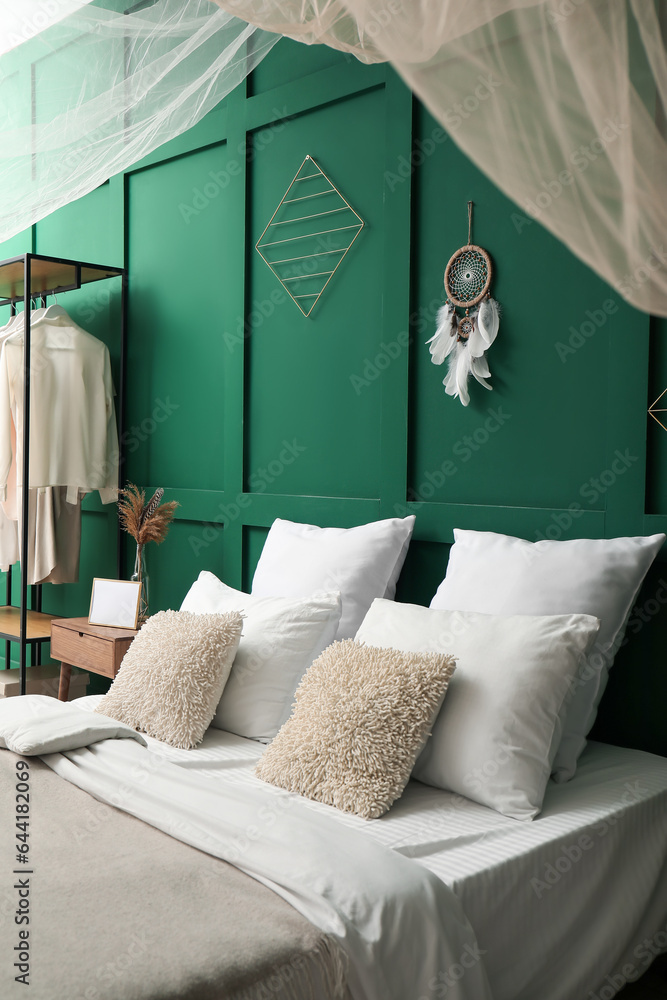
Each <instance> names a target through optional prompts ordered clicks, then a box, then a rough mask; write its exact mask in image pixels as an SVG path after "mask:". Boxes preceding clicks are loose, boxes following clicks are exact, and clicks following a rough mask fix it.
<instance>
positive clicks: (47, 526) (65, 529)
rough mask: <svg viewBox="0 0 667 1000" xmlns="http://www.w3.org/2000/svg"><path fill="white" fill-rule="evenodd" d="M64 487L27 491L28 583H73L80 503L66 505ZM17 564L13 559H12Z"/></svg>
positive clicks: (65, 488)
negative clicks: (28, 494)
mask: <svg viewBox="0 0 667 1000" xmlns="http://www.w3.org/2000/svg"><path fill="white" fill-rule="evenodd" d="M66 495H67V487H66V486H45V487H42V488H41V489H36V490H30V497H29V500H28V560H27V562H28V570H27V572H28V583H30V584H33V583H76V582H77V580H78V579H79V551H80V548H81V500H77V502H76V503H73V504H72V503H68V501H67V499H66ZM17 500H18V521H13V522H11V523H12V524H14V525H15V527H17V528H18V538H19V542H18V543H17V553H16V559H18V558H19V555H20V537H21V524H22V517H21V493H20V490H19V491H17ZM14 561H16V560H14Z"/></svg>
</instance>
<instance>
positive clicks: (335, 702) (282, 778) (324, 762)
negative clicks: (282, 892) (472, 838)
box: [256, 639, 455, 819]
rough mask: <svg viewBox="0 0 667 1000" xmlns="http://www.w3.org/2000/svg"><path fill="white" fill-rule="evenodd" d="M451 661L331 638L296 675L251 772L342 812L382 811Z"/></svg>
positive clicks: (401, 780) (398, 786) (394, 793)
mask: <svg viewBox="0 0 667 1000" xmlns="http://www.w3.org/2000/svg"><path fill="white" fill-rule="evenodd" d="M454 666H455V661H454V659H453V658H452V657H451V656H448V655H445V654H441V653H426V654H422V655H418V654H414V653H402V652H399V651H397V650H395V649H377V648H375V647H373V646H365V645H363V644H361V643H358V642H355V641H354V640H352V639H347V640H344V641H342V642H334V643H332V645H331V646H329V648H328V649H325V651H324V652H323V653H322V655H321V656H320V657H318V659H317V660H316V661H315V663H313V665H312V667H311V668H310V669H309V671H308V673H307V674H306V676H305V677H304V678H303V680H302V681H301V684H300V685H299V687H298V688H297V692H296V703H295V706H294V711H293V713H292V716H291V718H290V719H289V720H288V721H287V722H286V723H285V725H284V726H283V727H282V729H281V730H280V732H279V733H278V735H277V736H276V738H275V740H274V741H273V743H271V745H270V746H269V748H268V750H266V752H265V753H264V756H263V757H262V758H261V760H260V761H259V763H258V764H257V768H256V774H257V775H258V777H260V778H261V779H262V780H263V781H267V782H269V783H270V784H273V785H278V787H279V788H286V789H288V790H289V791H292V792H298V793H299V794H300V795H305V796H306V797H307V798H310V799H317V801H319V802H325V803H326V804H327V805H330V806H336V808H337V809H342V810H343V811H345V812H352V813H357V815H359V816H363V817H364V818H366V819H375V818H376V817H378V816H382V814H383V813H385V812H386V811H387V809H389V807H390V805H391V804H392V802H394V801H395V800H396V799H397V798H399V796H400V795H401V794H402V792H403V789H404V788H405V786H406V784H407V782H408V779H409V777H410V772H411V770H412V767H413V765H414V762H415V759H416V757H417V755H418V754H419V751H420V750H421V748H422V747H423V745H424V741H425V739H426V738H427V736H428V733H429V731H430V729H431V726H432V724H433V719H434V718H435V716H436V714H437V712H438V709H439V707H440V705H441V704H442V699H443V697H444V695H445V692H446V690H447V685H448V683H449V678H450V677H451V675H452V673H453V671H454Z"/></svg>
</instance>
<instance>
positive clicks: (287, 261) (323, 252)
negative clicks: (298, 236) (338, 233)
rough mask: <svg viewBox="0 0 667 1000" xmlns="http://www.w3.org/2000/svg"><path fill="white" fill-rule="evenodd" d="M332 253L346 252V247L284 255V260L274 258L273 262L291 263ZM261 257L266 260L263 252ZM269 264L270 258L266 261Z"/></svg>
mask: <svg viewBox="0 0 667 1000" xmlns="http://www.w3.org/2000/svg"><path fill="white" fill-rule="evenodd" d="M330 253H345V247H341V248H340V249H339V250H321V251H320V252H319V253H304V254H302V256H301V257H283V259H282V260H273V261H271V263H272V264H290V263H291V262H292V261H293V260H308V258H309V257H326V256H327V255H328V254H330ZM260 257H261V258H262V260H266V257H265V256H264V254H263V253H261V252H260ZM266 263H267V264H268V263H269V262H268V260H267V261H266Z"/></svg>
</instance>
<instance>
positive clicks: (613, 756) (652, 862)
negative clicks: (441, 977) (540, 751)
mask: <svg viewBox="0 0 667 1000" xmlns="http://www.w3.org/2000/svg"><path fill="white" fill-rule="evenodd" d="M98 701H99V696H89V697H87V698H82V699H78V700H77V705H79V706H80V707H81V708H86V709H89V710H92V709H93V708H94V707H95V705H96V704H97V703H98ZM147 742H148V744H149V747H150V749H151V750H152V751H153V752H157V753H160V754H162V755H163V756H164V757H166V758H167V759H169V760H171V761H172V762H174V763H177V764H179V765H180V766H182V767H186V768H189V769H192V770H194V771H196V772H197V773H198V774H200V775H203V776H206V777H207V778H209V779H210V780H215V777H216V774H219V773H220V771H221V770H224V772H225V775H226V777H227V779H228V780H229V779H230V778H232V779H233V780H238V781H239V782H241V783H247V782H251V783H254V782H258V781H259V779H257V778H255V776H254V775H253V767H254V764H255V762H256V761H257V760H258V759H259V757H260V756H261V754H262V753H263V751H264V749H265V747H264V746H263V745H262V744H259V743H257V742H255V741H253V740H247V739H243V738H242V737H238V736H233V735H231V734H230V733H225V732H223V731H221V730H218V729H213V728H211V729H209V730H208V732H207V733H206V735H205V737H204V741H203V743H202V744H201V745H200V747H199V748H198V749H196V750H178V749H175V748H173V747H170V746H167V745H166V744H164V743H161V742H160V741H158V740H154V739H152V738H151V737H147ZM310 805H311V807H312V808H313V809H315V810H317V811H320V812H326V813H328V814H329V815H330V816H331V818H332V819H333V820H334V821H335V822H339V823H343V824H346V825H349V826H352V827H354V828H355V829H357V830H361V831H363V832H365V833H366V834H367V835H368V836H371V837H373V838H375V839H376V840H378V841H379V842H381V843H382V844H384V845H385V846H386V847H389V848H391V849H393V850H395V851H398V852H400V853H401V854H403V855H405V856H407V857H410V858H413V859H414V860H415V861H417V862H418V863H420V864H422V865H424V866H425V867H426V868H428V869H429V870H430V871H432V872H433V873H434V874H435V875H437V876H438V877H439V878H441V879H442V880H443V881H444V882H445V883H447V885H449V886H450V887H451V888H452V889H453V890H454V892H455V893H456V895H457V896H458V897H459V899H460V900H461V902H462V904H463V907H464V909H465V912H466V914H467V916H468V919H469V920H470V923H471V924H472V927H473V929H474V930H475V932H476V935H477V940H478V942H479V945H480V947H481V948H482V949H483V951H484V952H485V954H484V963H485V965H486V969H487V973H488V976H489V980H490V983H491V987H492V989H493V993H494V998H495V1000H589V994H590V993H591V992H594V993H595V992H597V991H599V990H600V989H601V988H602V987H603V986H607V993H609V991H610V990H611V989H612V988H613V989H614V991H617V990H618V989H620V988H621V985H623V983H624V982H625V981H628V980H631V979H633V978H637V977H638V976H639V975H640V974H641V973H643V972H644V971H645V970H646V968H647V967H648V965H649V964H650V961H651V959H652V957H653V956H654V954H655V953H656V952H657V951H658V950H664V941H665V940H667V759H665V758H662V757H656V756H654V755H651V754H646V753H642V752H641V751H637V750H627V749H623V748H620V747H613V746H608V745H606V744H601V743H590V744H589V746H588V747H587V749H586V750H585V752H584V754H583V756H582V758H581V760H580V764H579V767H578V771H577V775H576V777H575V778H574V779H572V781H570V782H567V783H566V784H562V785H556V784H554V783H553V782H550V783H549V787H548V790H547V795H546V798H545V803H544V808H543V811H542V813H541V814H540V816H539V817H538V818H537V819H536V820H534V821H533V822H522V821H518V820H514V819H509V818H507V817H504V816H501V815H500V814H499V813H496V812H494V811H493V810H491V809H488V808H487V807H485V806H481V805H477V804H476V803H473V802H471V801H470V800H468V799H465V798H463V797H461V796H458V795H455V794H453V793H448V792H443V791H440V790H438V789H434V788H430V787H428V786H426V785H422V784H420V783H419V782H410V784H409V785H408V787H407V789H406V791H405V793H404V795H403V797H402V798H401V799H400V800H399V802H397V803H396V804H395V805H394V806H393V807H392V809H391V810H390V811H389V813H387V814H386V815H385V816H383V817H381V818H380V819H378V820H371V821H368V820H362V819H360V818H358V817H355V816H351V815H348V814H345V813H341V812H339V811H338V810H336V809H334V808H332V807H330V806H325V805H321V804H319V803H310ZM446 995H447V984H446V983H439V984H434V989H433V997H434V998H435V997H446ZM603 995H604V994H603ZM610 995H611V994H610Z"/></svg>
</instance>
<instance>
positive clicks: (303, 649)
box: [181, 570, 341, 742]
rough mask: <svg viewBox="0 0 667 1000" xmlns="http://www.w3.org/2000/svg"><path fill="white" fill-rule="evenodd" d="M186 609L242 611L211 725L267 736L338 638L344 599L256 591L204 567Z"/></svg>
mask: <svg viewBox="0 0 667 1000" xmlns="http://www.w3.org/2000/svg"><path fill="white" fill-rule="evenodd" d="M181 611H194V612H198V613H199V614H203V613H213V612H217V613H222V612H224V611H241V612H243V614H244V622H243V634H242V636H241V642H240V644H239V649H238V652H237V654H236V657H235V658H234V664H233V666H232V671H231V674H230V676H229V680H228V681H227V684H226V686H225V689H224V691H223V692H222V698H221V699H220V702H219V704H218V707H217V710H216V713H215V716H214V718H213V721H212V723H211V725H212V726H216V727H217V728H218V729H225V730H226V731H227V732H229V733H236V735H237V736H245V737H247V738H248V739H251V740H261V741H262V742H268V741H269V740H272V739H273V737H274V736H275V735H276V733H277V732H278V730H279V729H280V727H281V726H282V724H283V723H284V722H286V721H287V719H288V717H289V714H290V711H291V708H292V699H293V697H294V692H295V690H296V687H297V684H298V683H299V681H300V680H301V678H302V676H303V675H304V673H305V672H306V670H307V669H308V667H309V666H310V665H311V663H312V662H313V660H315V659H316V658H317V657H318V656H319V655H320V653H321V652H322V650H323V649H325V648H326V647H327V646H328V645H330V643H332V642H333V638H334V635H335V632H336V629H337V628H338V622H339V621H340V612H341V600H340V594H319V595H317V596H314V597H311V598H309V599H308V600H307V601H300V600H290V599H288V598H284V597H254V596H251V595H250V594H244V593H242V591H240V590H234V589H233V588H232V587H228V586H226V584H224V583H223V582H222V581H221V580H218V578H217V576H214V574H213V573H208V572H207V571H206V570H203V571H202V572H201V573H200V574H199V578H198V579H197V580H195V582H194V583H193V584H192V586H191V587H190V590H189V591H188V593H187V595H186V597H185V600H184V601H183V604H182V605H181Z"/></svg>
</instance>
